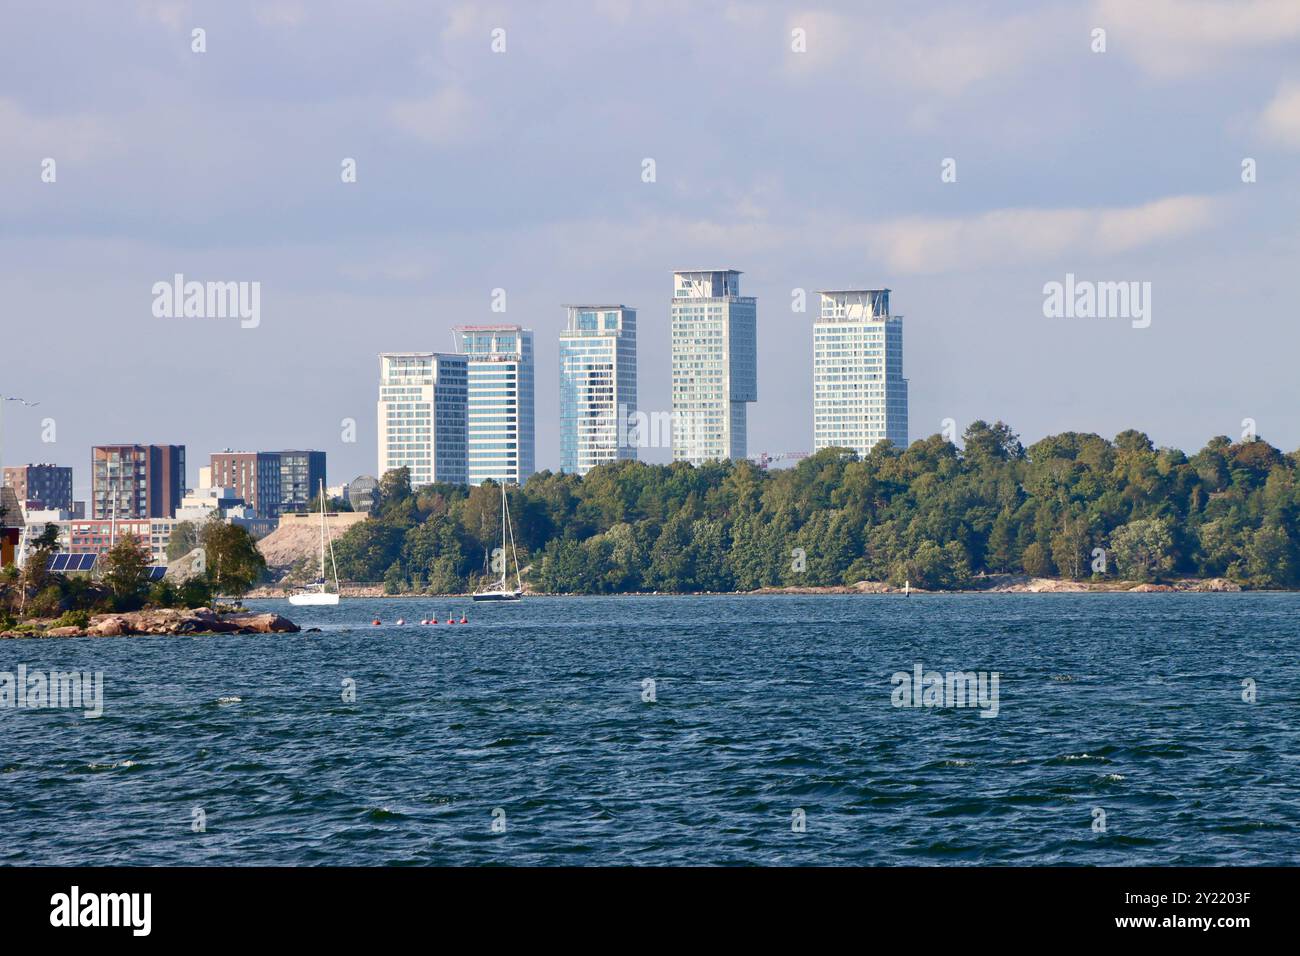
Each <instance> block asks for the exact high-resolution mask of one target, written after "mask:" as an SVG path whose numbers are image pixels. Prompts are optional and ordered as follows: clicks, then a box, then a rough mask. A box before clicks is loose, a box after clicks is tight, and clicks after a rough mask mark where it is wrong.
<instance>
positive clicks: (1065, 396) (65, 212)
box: [0, 0, 1300, 495]
mask: <svg viewBox="0 0 1300 956" xmlns="http://www.w3.org/2000/svg"><path fill="white" fill-rule="evenodd" d="M0 10H2V11H3V12H2V13H0V16H2V17H3V22H0V321H2V322H3V326H4V327H3V334H2V335H0V392H3V393H6V394H16V395H21V396H23V397H24V398H26V399H29V400H32V401H39V402H40V406H39V407H37V408H30V409H29V408H19V407H17V406H15V405H14V404H13V403H9V404H8V407H7V409H6V419H5V424H6V428H5V441H6V444H5V448H4V458H5V461H6V463H9V464H13V463H17V462H23V461H31V460H53V461H56V462H60V463H64V464H72V465H74V466H75V467H76V487H77V492H78V494H79V495H84V494H85V492H86V489H87V484H88V477H89V476H88V465H87V462H88V458H89V448H90V446H91V445H92V444H94V443H102V442H126V441H140V442H178V443H183V444H185V445H186V446H187V450H188V455H189V462H190V481H191V484H192V483H194V481H195V480H196V478H197V468H198V466H199V465H200V464H205V463H206V462H207V456H208V454H209V453H210V452H212V451H214V450H219V449H222V448H226V447H234V448H241V449H252V450H256V449H277V448H283V447H314V448H320V449H324V450H325V451H326V452H327V453H328V456H329V478H330V481H331V482H332V483H338V482H341V481H344V480H347V479H350V478H352V477H354V476H355V475H357V474H361V473H373V472H374V471H375V468H376V448H375V400H376V397H377V395H376V393H377V382H376V376H377V371H378V359H377V353H378V352H380V351H381V350H422V349H433V350H443V351H450V350H451V349H452V337H451V332H450V327H451V326H452V325H454V324H460V323H475V322H498V321H509V322H516V323H519V324H522V325H525V326H527V327H530V328H532V329H533V330H534V331H535V336H536V343H537V361H538V374H537V432H538V437H537V462H538V467H539V468H545V467H550V468H557V467H558V465H559V424H558V399H557V376H558V368H557V366H558V346H557V340H556V337H557V334H558V332H559V331H560V329H561V328H562V327H563V324H564V310H563V309H562V308H561V303H564V302H582V301H599V302H623V303H626V304H628V305H631V306H635V307H636V308H637V309H638V310H639V320H640V322H639V342H638V347H639V352H640V395H641V405H642V407H643V408H644V409H646V410H661V409H667V408H668V407H669V349H668V341H669V340H668V302H669V299H670V296H671V271H672V270H673V269H674V268H687V267H691V268H697V267H699V268H705V267H708V268H711V267H724V268H735V269H740V270H742V271H743V272H744V273H745V275H744V276H743V278H742V291H743V292H744V293H746V294H749V295H755V296H757V297H758V332H759V372H758V382H759V401H758V402H757V403H756V404H754V405H752V406H751V407H750V425H749V440H750V452H751V453H757V452H760V451H765V450H766V451H769V452H779V451H786V450H806V449H809V448H810V446H811V444H812V434H811V433H812V426H811V392H812V382H811V351H812V336H811V322H812V319H813V317H814V315H815V314H816V300H815V296H813V294H812V293H813V290H816V289H819V288H856V287H862V288H873V287H880V286H887V287H889V288H891V289H892V290H893V295H892V304H893V309H894V311H895V312H896V313H898V314H902V315H904V316H905V330H906V331H905V343H906V349H905V369H904V370H905V373H906V375H907V377H908V378H909V379H910V382H911V408H910V411H911V437H912V438H913V439H916V438H919V437H924V436H926V435H929V434H933V433H935V432H937V431H939V430H940V428H941V421H942V420H943V419H945V418H952V419H954V420H955V422H956V423H957V427H958V429H959V430H961V429H964V427H965V426H966V424H968V423H969V422H970V421H971V420H973V419H975V418H985V419H989V420H993V419H996V418H1001V419H1004V420H1005V421H1007V422H1009V423H1010V424H1011V425H1012V426H1013V427H1014V428H1015V429H1016V430H1017V431H1019V433H1020V434H1021V436H1022V438H1023V439H1024V440H1025V441H1026V443H1029V442H1031V441H1033V440H1036V439H1037V438H1040V437H1042V436H1043V435H1045V434H1049V433H1053V432H1059V431H1065V430H1076V431H1096V432H1099V433H1101V434H1103V435H1106V436H1108V437H1109V436H1113V435H1114V434H1115V433H1116V432H1118V431H1120V430H1122V429H1124V428H1127V427H1136V428H1140V429H1144V430H1146V431H1147V432H1148V433H1149V434H1150V435H1151V436H1152V438H1153V439H1154V440H1155V441H1156V443H1157V444H1160V445H1175V446H1178V447H1181V448H1184V449H1187V450H1188V451H1194V450H1196V449H1198V448H1200V447H1201V446H1202V445H1203V444H1204V443H1205V441H1206V440H1207V439H1208V438H1209V437H1211V436H1212V435H1216V434H1228V435H1232V436H1234V437H1236V436H1238V435H1239V434H1240V432H1241V430H1242V425H1241V422H1242V419H1244V418H1253V419H1254V420H1255V421H1256V422H1257V423H1258V429H1259V434H1260V435H1261V436H1262V437H1264V438H1266V439H1268V440H1270V441H1272V442H1273V443H1274V444H1277V445H1280V446H1282V447H1283V448H1284V449H1287V450H1291V449H1294V448H1296V447H1297V446H1300V421H1298V419H1297V415H1296V411H1297V401H1296V399H1297V377H1296V374H1295V366H1296V360H1297V356H1298V355H1300V332H1298V331H1297V319H1298V318H1300V316H1298V315H1297V307H1296V298H1297V297H1296V293H1295V288H1294V283H1295V276H1296V273H1297V263H1300V238H1298V235H1297V231H1298V229H1300V174H1298V173H1297V161H1298V160H1300V56H1298V55H1297V54H1300V4H1298V3H1296V2H1294V0H1255V2H1245V0H1237V2H1235V3H1228V2H1222V3H1220V2H1210V0H1187V2H1178V0H1144V2H1142V3H1135V2H1130V0H1101V2H1095V3H1091V4H1089V3H1060V4H1055V3H1014V2H999V3H987V4H979V3H970V2H954V3H925V2H917V0H908V2H900V3H881V2H877V3H870V4H865V3H861V2H856V3H842V4H840V3H834V2H830V3H823V4H818V5H799V4H785V3H775V2H771V3H768V2H753V3H747V2H736V3H713V4H710V3H686V2H682V3H673V2H665V0H646V2H638V0H605V2H593V3H591V4H589V5H582V4H579V3H570V2H565V3H560V2H553V3H548V2H529V3H524V2H516V3H501V4H496V5H494V4H491V3H465V4H439V3H431V2H428V0H420V2H382V0H367V2H366V3H356V2H327V0H312V2H307V0H302V2H290V0H283V2H262V3H252V2H238V0H221V2H216V0H213V2H183V0H175V2H168V0H153V2H150V0H140V2H132V0H122V2H116V3H98V2H89V0H86V2H82V3H62V2H57V0H50V2H45V3H41V4H32V5H27V4H18V3H5V4H3V6H0ZM195 28H202V29H203V30H204V31H205V32H206V37H205V39H206V52H203V53H195V52H193V51H192V44H193V39H192V36H193V34H192V31H193V30H194V29H195ZM498 28H499V29H503V30H504V31H505V35H504V36H505V52H503V53H497V52H494V51H493V49H492V44H493V31H494V30H496V29H498ZM1097 28H1101V29H1104V30H1105V52H1094V47H1096V46H1097V45H1098V41H1097V39H1096V38H1095V34H1094V30H1096V29H1097ZM796 31H803V32H802V36H803V37H804V38H805V41H804V42H805V44H806V52H796V51H795V50H794V49H792V47H793V46H797V45H798V44H799V40H798V37H799V36H800V34H798V33H796ZM46 158H52V159H54V160H55V172H56V179H55V181H54V182H53V183H50V182H43V181H42V169H43V166H42V163H43V160H45V159H46ZM345 158H354V159H355V160H356V163H357V182H355V183H344V182H342V181H341V175H340V173H341V164H342V162H343V160H344V159H345ZM646 158H652V159H653V160H654V161H655V173H656V180H655V181H654V182H651V183H647V182H643V178H642V170H643V160H644V159H646ZM948 158H951V159H953V160H955V170H956V181H955V182H943V181H942V178H941V173H942V171H943V162H944V160H945V159H948ZM1247 158H1249V159H1253V160H1254V161H1255V168H1256V174H1257V181H1256V182H1251V183H1247V182H1243V166H1242V164H1243V160H1245V159H1247ZM178 272H179V273H183V274H184V275H185V276H186V278H187V279H194V280H199V281H209V280H213V281H216V280H232V281H249V282H251V281H256V282H260V283H261V317H260V318H261V321H260V325H258V326H257V327H256V328H241V327H240V323H239V321H238V320H237V319H195V318H191V319H184V318H158V317H155V315H154V314H153V311H152V309H151V306H152V304H153V295H152V292H151V289H152V286H153V284H154V283H155V282H159V281H170V280H171V277H172V276H173V274H175V273H178ZM1067 273H1073V274H1074V275H1075V276H1076V277H1078V279H1080V280H1093V281H1138V282H1150V283H1151V315H1150V319H1151V321H1150V325H1149V327H1147V328H1134V327H1133V324H1132V323H1131V322H1130V321H1128V320H1127V319H1123V318H1110V319H1106V318H1046V317H1044V314H1043V303H1044V294H1043V287H1044V284H1045V283H1048V282H1052V281H1064V278H1065V275H1066V274H1067ZM495 288H503V289H505V290H506V302H507V311H506V313H505V315H501V314H499V313H494V312H492V311H491V308H490V306H491V302H492V290H493V289H495ZM800 288H801V289H806V290H808V296H809V306H808V311H807V312H804V313H798V312H795V311H793V310H792V308H791V302H792V290H795V289H800ZM15 350H18V353H17V354H15ZM46 418H52V419H53V420H54V423H55V429H56V430H55V433H54V437H55V438H56V441H55V442H53V443H43V442H42V421H43V420H44V419H46ZM348 418H352V419H355V420H356V422H357V433H356V441H355V443H348V442H346V441H344V440H343V437H344V435H343V429H342V427H341V424H340V423H341V422H342V421H343V420H344V419H348ZM45 432H46V434H45V437H47V438H48V437H50V435H49V430H48V429H46V430H45ZM644 457H645V458H647V459H648V460H652V461H663V460H666V459H667V458H668V457H669V455H668V452H667V450H651V451H649V452H647V453H644Z"/></svg>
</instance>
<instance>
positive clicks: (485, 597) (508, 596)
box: [470, 591, 520, 601]
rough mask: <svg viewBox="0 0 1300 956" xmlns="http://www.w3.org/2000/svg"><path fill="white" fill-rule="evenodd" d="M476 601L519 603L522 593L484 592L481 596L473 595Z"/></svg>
mask: <svg viewBox="0 0 1300 956" xmlns="http://www.w3.org/2000/svg"><path fill="white" fill-rule="evenodd" d="M470 597H471V598H473V599H474V600H475V601H518V600H519V597H520V593H519V592H518V591H483V592H481V593H479V594H471V595H470Z"/></svg>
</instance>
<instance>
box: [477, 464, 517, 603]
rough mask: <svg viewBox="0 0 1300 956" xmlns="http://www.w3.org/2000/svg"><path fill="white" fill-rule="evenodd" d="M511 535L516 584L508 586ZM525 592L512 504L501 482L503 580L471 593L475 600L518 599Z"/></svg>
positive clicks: (503, 483) (511, 551) (511, 552)
mask: <svg viewBox="0 0 1300 956" xmlns="http://www.w3.org/2000/svg"><path fill="white" fill-rule="evenodd" d="M507 534H508V535H509V536H510V554H511V556H512V557H513V558H514V561H515V586H514V587H513V588H510V587H507V586H506V535H507ZM523 593H524V586H523V582H522V581H521V580H520V577H519V552H517V551H516V550H515V529H514V526H513V525H511V523H510V506H509V505H508V504H507V503H506V485H505V482H502V483H501V580H499V581H497V583H496V584H494V585H492V587H489V588H484V589H483V590H482V591H475V592H474V593H473V594H472V595H470V596H471V597H472V598H473V599H474V600H475V601H518V600H519V598H520V596H521V595H522V594H523Z"/></svg>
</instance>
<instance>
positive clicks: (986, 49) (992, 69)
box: [785, 8, 1061, 97]
mask: <svg viewBox="0 0 1300 956" xmlns="http://www.w3.org/2000/svg"><path fill="white" fill-rule="evenodd" d="M1060 19H1061V18H1060V15H1059V14H1058V12H1057V11H1056V10H1055V9H1050V8H1049V9H1047V10H1043V11H1040V12H1038V13H1035V14H1033V15H1021V16H1015V17H1008V18H1005V19H1001V20H995V19H992V18H989V17H977V16H972V15H970V14H967V13H964V12H961V11H960V10H947V11H944V12H943V13H940V14H933V15H930V16H927V17H923V18H920V19H917V20H909V21H907V22H898V23H892V22H889V21H888V20H886V19H884V18H882V17H881V16H880V15H879V14H878V13H877V12H875V11H872V12H871V13H870V14H867V13H863V14H855V15H849V14H841V13H833V12H830V11H826V10H806V11H802V12H799V13H795V14H793V15H791V16H789V17H788V18H787V20H786V29H785V36H786V44H787V47H788V45H789V37H790V31H791V30H793V29H795V28H801V29H803V30H804V31H805V32H806V34H807V52H806V53H797V54H796V53H792V54H790V55H788V56H787V57H786V58H785V65H786V70H787V71H788V72H789V73H791V74H792V75H807V74H816V73H824V72H832V73H836V74H838V75H840V76H843V74H844V72H845V71H846V70H849V71H851V72H852V74H853V76H854V79H855V81H869V82H871V83H873V84H882V83H883V84H890V85H898V86H904V87H909V88H912V89H918V90H921V91H923V92H926V93H930V94H934V95H938V96H942V97H955V96H959V95H961V94H963V93H965V92H966V91H967V90H968V89H970V88H972V87H974V86H976V85H977V84H980V83H983V82H986V81H990V80H994V79H997V78H1000V77H1004V76H1010V75H1014V74H1016V73H1018V72H1019V71H1020V70H1021V69H1022V68H1023V67H1024V66H1026V65H1027V64H1028V63H1029V62H1030V61H1031V60H1032V59H1033V58H1034V57H1036V56H1038V55H1040V54H1041V52H1042V44H1041V43H1039V42H1037V38H1038V37H1039V36H1041V35H1042V33H1043V32H1045V31H1049V32H1050V31H1051V30H1054V29H1056V27H1054V26H1053V25H1054V24H1058V23H1060Z"/></svg>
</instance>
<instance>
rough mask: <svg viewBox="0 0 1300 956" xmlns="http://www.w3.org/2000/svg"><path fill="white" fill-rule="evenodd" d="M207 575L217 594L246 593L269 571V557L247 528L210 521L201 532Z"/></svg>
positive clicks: (237, 594) (235, 594)
mask: <svg viewBox="0 0 1300 956" xmlns="http://www.w3.org/2000/svg"><path fill="white" fill-rule="evenodd" d="M199 540H200V543H201V545H202V547H203V550H204V552H205V553H206V554H205V564H206V566H207V572H206V573H207V579H208V581H209V583H210V584H211V585H212V588H213V590H214V591H215V593H217V594H231V595H234V596H236V597H238V596H240V595H242V594H244V593H245V592H246V591H248V589H249V588H251V587H252V586H253V585H254V584H256V583H257V582H258V581H260V580H261V579H262V577H263V575H265V574H266V559H265V558H263V557H262V552H261V551H259V550H258V549H257V542H256V541H254V540H253V536H252V535H251V534H249V533H248V530H247V529H246V528H243V527H241V526H240V525H237V524H228V523H226V522H224V521H220V520H212V521H208V522H206V523H205V524H204V525H203V528H202V529H201V531H200V533H199Z"/></svg>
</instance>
